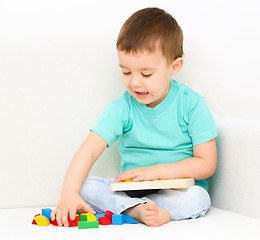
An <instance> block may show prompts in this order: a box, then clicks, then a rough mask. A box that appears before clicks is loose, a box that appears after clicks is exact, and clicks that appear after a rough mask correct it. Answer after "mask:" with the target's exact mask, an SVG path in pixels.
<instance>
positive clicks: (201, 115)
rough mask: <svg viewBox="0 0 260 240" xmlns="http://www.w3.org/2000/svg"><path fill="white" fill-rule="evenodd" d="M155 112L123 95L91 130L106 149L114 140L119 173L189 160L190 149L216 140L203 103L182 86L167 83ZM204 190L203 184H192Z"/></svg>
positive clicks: (212, 125) (172, 81)
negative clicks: (102, 141) (163, 95)
mask: <svg viewBox="0 0 260 240" xmlns="http://www.w3.org/2000/svg"><path fill="white" fill-rule="evenodd" d="M170 85H171V87H170V90H169V92H168V94H167V96H166V97H165V99H164V100H163V101H162V102H161V103H160V104H158V105H157V106H156V107H155V108H149V107H147V106H146V105H145V104H141V103H138V102H137V101H136V99H135V98H134V97H132V96H131V95H130V94H129V93H128V92H127V91H126V92H125V93H124V94H123V95H121V96H119V97H117V98H116V99H114V100H113V101H112V102H111V103H110V104H109V105H108V106H107V108H106V109H105V111H104V112H103V113H102V115H101V116H100V118H99V120H98V122H97V124H96V125H95V126H94V127H93V128H92V129H91V130H93V131H95V132H96V133H97V134H99V135H100V136H101V137H102V138H103V139H104V140H105V141H106V142H107V147H109V146H111V145H112V144H113V143H114V142H116V141H117V140H118V144H119V153H120V156H121V164H120V172H124V171H126V170H130V169H134V168H138V167H145V166H151V165H156V164H161V163H173V162H178V161H181V160H183V159H186V158H190V157H193V146H194V145H197V144H201V143H204V142H207V141H210V140H211V139H213V138H215V137H216V136H217V131H216V125H215V121H214V119H213V116H212V114H211V112H210V109H209V107H208V105H207V103H206V101H205V99H204V98H203V97H202V96H201V95H200V94H198V93H196V92H194V91H193V90H191V89H190V88H189V87H187V86H185V85H184V84H181V83H178V82H177V81H175V80H171V81H170ZM195 183H196V185H200V186H202V187H204V188H205V189H206V190H208V183H207V181H206V180H196V181H195Z"/></svg>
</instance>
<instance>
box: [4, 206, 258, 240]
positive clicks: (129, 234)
mask: <svg viewBox="0 0 260 240" xmlns="http://www.w3.org/2000/svg"><path fill="white" fill-rule="evenodd" d="M38 213H41V208H20V209H19V208H17V209H1V210H0V229H1V231H0V239H48V240H49V239H62V240H66V239H113V240H115V239H120V240H122V239H124V240H125V239H131V240H134V239H137V240H138V239H163V238H164V239H195V240H196V239H199V240H203V239H207V240H209V239H210V240H212V239H221V240H223V239H229V240H230V239H243V240H245V239H250V240H251V239H259V236H260V220H259V219H254V218H249V217H245V216H243V215H240V214H237V213H233V212H230V211H226V210H221V209H218V208H214V207H212V208H211V209H210V211H209V212H208V213H207V214H206V216H205V217H203V218H198V219H191V220H184V221H172V222H169V223H168V224H165V225H163V226H162V227H158V228H149V227H147V226H145V225H143V224H124V225H109V226H100V227H99V228H98V229H78V228H76V227H74V228H64V227H56V226H52V225H49V226H47V227H39V226H37V225H32V224H31V223H32V220H33V218H34V216H35V215H36V214H38Z"/></svg>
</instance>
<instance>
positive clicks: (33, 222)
mask: <svg viewBox="0 0 260 240" xmlns="http://www.w3.org/2000/svg"><path fill="white" fill-rule="evenodd" d="M40 215H41V214H37V215H35V216H34V217H36V216H40ZM32 224H35V225H37V223H36V222H35V220H34V218H33V221H32Z"/></svg>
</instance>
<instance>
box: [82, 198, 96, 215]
mask: <svg viewBox="0 0 260 240" xmlns="http://www.w3.org/2000/svg"><path fill="white" fill-rule="evenodd" d="M79 208H80V209H83V210H84V211H86V212H89V213H92V214H96V212H95V211H94V210H93V209H92V208H91V207H90V206H89V205H87V204H86V203H85V201H84V200H83V202H81V205H80V206H79Z"/></svg>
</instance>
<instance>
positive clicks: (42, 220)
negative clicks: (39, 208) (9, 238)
mask: <svg viewBox="0 0 260 240" xmlns="http://www.w3.org/2000/svg"><path fill="white" fill-rule="evenodd" d="M34 220H35V222H36V223H37V225H38V226H49V225H50V221H49V219H48V218H46V217H45V216H42V215H39V216H36V217H35V218H34Z"/></svg>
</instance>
